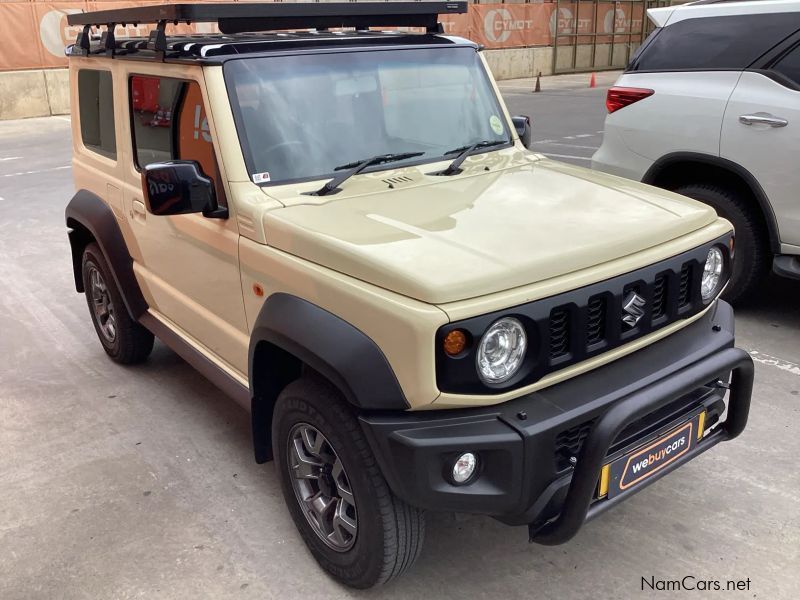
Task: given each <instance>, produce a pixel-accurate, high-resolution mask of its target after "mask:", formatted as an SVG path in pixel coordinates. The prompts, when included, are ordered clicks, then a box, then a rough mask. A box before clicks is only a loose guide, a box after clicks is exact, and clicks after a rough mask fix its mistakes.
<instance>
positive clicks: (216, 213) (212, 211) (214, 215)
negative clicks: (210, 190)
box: [203, 205, 230, 219]
mask: <svg viewBox="0 0 800 600" xmlns="http://www.w3.org/2000/svg"><path fill="white" fill-rule="evenodd" d="M203 216H204V217H205V218H206V219H227V218H228V217H229V216H230V213H229V212H228V207H227V206H219V205H217V206H215V207H211V206H207V207H206V208H204V209H203Z"/></svg>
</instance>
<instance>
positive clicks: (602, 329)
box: [586, 296, 608, 346]
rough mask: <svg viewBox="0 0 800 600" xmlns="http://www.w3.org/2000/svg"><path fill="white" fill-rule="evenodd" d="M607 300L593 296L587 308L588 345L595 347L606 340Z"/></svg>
mask: <svg viewBox="0 0 800 600" xmlns="http://www.w3.org/2000/svg"><path fill="white" fill-rule="evenodd" d="M607 312H608V310H607V308H606V299H605V298H604V297H603V296H592V297H591V298H590V299H589V304H588V306H587V307H586V344H587V345H590V346H591V345H593V344H597V343H598V342H602V341H603V340H605V338H606V322H607V320H608V317H607Z"/></svg>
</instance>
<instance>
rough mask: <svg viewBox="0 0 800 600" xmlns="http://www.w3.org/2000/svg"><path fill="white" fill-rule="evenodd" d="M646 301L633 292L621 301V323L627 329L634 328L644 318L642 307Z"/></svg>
mask: <svg viewBox="0 0 800 600" xmlns="http://www.w3.org/2000/svg"><path fill="white" fill-rule="evenodd" d="M646 305H647V301H646V300H645V299H644V298H642V297H641V296H640V295H639V294H637V293H636V292H635V291H634V290H631V292H630V293H629V294H628V295H627V296H626V297H625V299H624V300H623V301H622V313H623V314H622V322H623V323H625V324H626V325H627V326H628V327H636V325H637V324H638V323H639V321H641V320H642V317H643V316H644V307H645V306H646Z"/></svg>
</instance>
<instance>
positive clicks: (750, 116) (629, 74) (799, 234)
mask: <svg viewBox="0 0 800 600" xmlns="http://www.w3.org/2000/svg"><path fill="white" fill-rule="evenodd" d="M648 16H649V18H650V20H651V21H653V23H654V24H655V25H656V27H657V29H656V30H655V31H654V32H653V33H652V34H651V35H650V37H649V38H648V39H647V40H646V41H645V43H644V44H642V46H641V48H640V49H639V50H638V51H637V53H636V55H634V57H633V59H632V60H631V63H630V65H629V66H628V68H627V70H626V71H625V73H624V74H623V75H622V76H621V77H620V78H619V80H617V82H616V84H615V86H614V87H612V88H611V89H610V90H609V92H608V97H607V100H606V106H607V108H608V112H609V114H608V116H607V117H606V125H605V136H604V139H603V145H602V146H601V148H600V149H599V150H598V151H597V153H595V155H594V157H593V159H592V167H593V168H595V169H599V170H601V171H607V172H609V173H614V174H617V175H622V176H624V177H628V178H631V179H636V180H639V181H643V182H645V183H650V184H652V185H656V186H659V187H662V188H667V189H670V190H674V191H676V192H678V193H680V194H684V195H686V196H690V197H692V198H695V199H697V200H700V201H702V202H705V203H707V204H710V205H711V206H713V207H714V208H715V209H716V210H717V212H718V213H719V214H720V215H722V216H724V217H726V218H727V219H729V220H730V221H731V222H732V223H733V225H734V227H735V228H736V245H737V249H736V260H735V264H734V270H733V278H732V281H731V284H730V285H729V286H728V290H727V297H728V299H729V300H737V299H739V298H742V297H744V296H746V295H747V294H748V293H751V292H753V291H754V290H755V289H756V288H757V285H758V283H759V280H760V279H761V277H762V276H763V275H764V274H765V273H766V272H767V271H768V270H769V266H770V262H772V265H773V269H774V271H775V272H776V273H778V274H780V275H784V276H788V277H794V278H800V160H799V159H798V155H799V154H800V0H759V1H755V2H719V1H711V2H709V1H701V2H695V3H693V4H685V5H682V6H674V7H667V8H656V9H651V10H649V11H648Z"/></svg>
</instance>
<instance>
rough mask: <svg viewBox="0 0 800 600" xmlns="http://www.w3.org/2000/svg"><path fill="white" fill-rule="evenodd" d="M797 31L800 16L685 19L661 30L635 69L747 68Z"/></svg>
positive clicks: (799, 26)
mask: <svg viewBox="0 0 800 600" xmlns="http://www.w3.org/2000/svg"><path fill="white" fill-rule="evenodd" d="M798 28H800V13H770V14H754V15H728V16H722V17H702V18H694V19H685V20H683V21H678V22H677V23H674V24H672V25H668V26H667V27H664V28H662V29H661V30H660V31H659V33H658V35H657V36H656V37H654V38H653V39H652V40H651V42H650V43H649V44H647V45H646V46H645V48H644V50H642V53H641V54H640V55H639V57H638V58H637V60H636V61H635V62H634V63H633V67H632V69H633V70H635V71H661V70H684V69H704V70H718V69H745V68H747V67H748V66H750V64H751V63H752V62H753V61H755V60H756V59H757V58H758V57H760V56H761V55H762V54H764V53H765V52H766V51H767V50H769V49H770V48H772V47H773V46H775V44H777V43H778V42H780V41H781V40H783V39H785V38H786V37H787V36H788V35H790V34H792V33H794V32H795V31H797V29H798Z"/></svg>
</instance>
